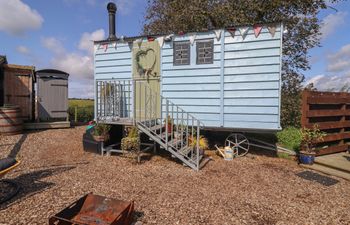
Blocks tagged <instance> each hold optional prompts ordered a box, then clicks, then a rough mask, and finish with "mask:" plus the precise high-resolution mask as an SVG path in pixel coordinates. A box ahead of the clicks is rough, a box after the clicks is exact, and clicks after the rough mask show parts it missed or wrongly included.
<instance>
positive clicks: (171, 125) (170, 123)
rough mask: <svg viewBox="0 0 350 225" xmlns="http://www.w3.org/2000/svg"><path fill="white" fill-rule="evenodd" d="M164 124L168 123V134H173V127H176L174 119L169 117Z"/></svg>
mask: <svg viewBox="0 0 350 225" xmlns="http://www.w3.org/2000/svg"><path fill="white" fill-rule="evenodd" d="M164 123H165V125H166V123H168V133H169V134H171V132H172V131H173V126H174V120H173V118H171V116H170V115H168V117H167V119H164Z"/></svg>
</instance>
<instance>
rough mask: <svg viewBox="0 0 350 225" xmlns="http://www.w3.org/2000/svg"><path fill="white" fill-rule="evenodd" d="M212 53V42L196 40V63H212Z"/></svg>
mask: <svg viewBox="0 0 350 225" xmlns="http://www.w3.org/2000/svg"><path fill="white" fill-rule="evenodd" d="M213 55H214V42H213V41H201V42H197V64H212V63H213V58H214V57H213Z"/></svg>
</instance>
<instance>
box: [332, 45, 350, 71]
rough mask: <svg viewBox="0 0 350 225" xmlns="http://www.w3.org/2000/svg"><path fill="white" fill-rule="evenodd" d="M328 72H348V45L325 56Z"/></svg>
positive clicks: (349, 60)
mask: <svg viewBox="0 0 350 225" xmlns="http://www.w3.org/2000/svg"><path fill="white" fill-rule="evenodd" d="M327 59H328V66H327V70H328V71H329V72H348V71H350V44H347V45H344V46H343V47H341V48H340V50H339V51H338V52H336V53H333V54H329V55H328V56H327Z"/></svg>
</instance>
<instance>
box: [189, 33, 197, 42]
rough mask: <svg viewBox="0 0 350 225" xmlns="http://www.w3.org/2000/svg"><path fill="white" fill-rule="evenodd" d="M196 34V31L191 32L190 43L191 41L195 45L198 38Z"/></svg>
mask: <svg viewBox="0 0 350 225" xmlns="http://www.w3.org/2000/svg"><path fill="white" fill-rule="evenodd" d="M196 36H197V35H196V34H195V33H191V34H190V43H191V45H193V44H194V41H195V40H196Z"/></svg>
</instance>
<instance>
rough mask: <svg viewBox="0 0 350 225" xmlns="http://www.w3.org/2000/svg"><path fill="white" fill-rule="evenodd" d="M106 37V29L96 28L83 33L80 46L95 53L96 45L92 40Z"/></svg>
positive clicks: (81, 48)
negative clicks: (90, 31)
mask: <svg viewBox="0 0 350 225" xmlns="http://www.w3.org/2000/svg"><path fill="white" fill-rule="evenodd" d="M104 37H105V31H104V30H103V29H99V30H96V31H94V32H92V33H83V35H82V36H81V39H80V41H79V46H78V48H79V49H80V50H83V51H86V52H88V53H90V54H91V55H92V54H93V53H94V45H93V42H92V41H98V40H102V39H104Z"/></svg>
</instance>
